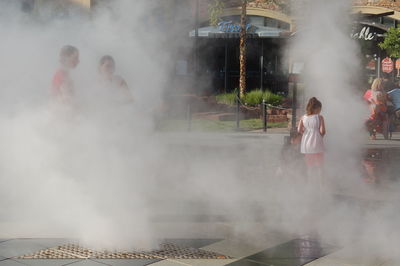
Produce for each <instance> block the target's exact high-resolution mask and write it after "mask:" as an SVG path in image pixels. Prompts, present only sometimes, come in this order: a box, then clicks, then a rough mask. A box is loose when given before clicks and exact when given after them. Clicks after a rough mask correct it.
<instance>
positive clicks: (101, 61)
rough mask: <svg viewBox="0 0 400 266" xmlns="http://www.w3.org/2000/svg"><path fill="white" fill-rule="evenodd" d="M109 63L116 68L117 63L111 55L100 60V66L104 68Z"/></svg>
mask: <svg viewBox="0 0 400 266" xmlns="http://www.w3.org/2000/svg"><path fill="white" fill-rule="evenodd" d="M107 61H110V62H111V63H112V64H113V66H114V67H115V61H114V58H113V57H112V56H111V55H105V56H103V57H102V58H100V62H99V65H100V66H102V65H103V64H104V63H105V62H107Z"/></svg>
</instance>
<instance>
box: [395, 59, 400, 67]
mask: <svg viewBox="0 0 400 266" xmlns="http://www.w3.org/2000/svg"><path fill="white" fill-rule="evenodd" d="M396 69H400V59H397V60H396Z"/></svg>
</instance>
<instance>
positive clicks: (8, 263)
mask: <svg viewBox="0 0 400 266" xmlns="http://www.w3.org/2000/svg"><path fill="white" fill-rule="evenodd" d="M23 265H27V264H22V263H19V262H17V261H14V260H11V259H7V260H3V261H0V266H23Z"/></svg>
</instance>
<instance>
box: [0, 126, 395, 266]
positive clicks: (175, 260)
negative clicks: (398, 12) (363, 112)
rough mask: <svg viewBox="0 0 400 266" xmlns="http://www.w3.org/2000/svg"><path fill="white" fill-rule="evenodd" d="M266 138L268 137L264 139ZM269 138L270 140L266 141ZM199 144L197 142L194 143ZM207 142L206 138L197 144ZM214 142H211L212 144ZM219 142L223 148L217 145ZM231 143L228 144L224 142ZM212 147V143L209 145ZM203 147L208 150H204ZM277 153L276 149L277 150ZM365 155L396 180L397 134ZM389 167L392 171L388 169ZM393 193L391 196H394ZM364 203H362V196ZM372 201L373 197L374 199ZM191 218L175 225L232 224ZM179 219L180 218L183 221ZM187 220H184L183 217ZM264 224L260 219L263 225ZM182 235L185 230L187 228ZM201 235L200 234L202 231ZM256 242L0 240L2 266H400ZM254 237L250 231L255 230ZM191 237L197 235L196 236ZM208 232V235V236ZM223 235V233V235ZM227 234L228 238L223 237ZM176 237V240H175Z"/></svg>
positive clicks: (293, 242)
mask: <svg viewBox="0 0 400 266" xmlns="http://www.w3.org/2000/svg"><path fill="white" fill-rule="evenodd" d="M283 135H284V133H274V137H273V138H272V139H273V141H274V143H276V142H277V141H279V140H280V139H282V140H283ZM230 138H232V139H235V140H237V142H238V144H237V145H239V147H240V145H241V144H242V143H244V142H245V141H246V142H247V141H249V139H250V140H251V141H258V140H260V139H264V138H265V136H264V135H263V134H262V133H260V134H255V133H246V134H240V135H235V134H232V135H230ZM267 138H268V137H267ZM269 138H271V137H269ZM198 141H199V140H198ZM200 141H205V143H209V142H210V141H209V140H204V139H203V140H200ZM223 141H225V140H224V138H221V139H218V140H217V141H216V142H215V143H213V145H214V144H215V145H225V144H223ZM211 142H212V141H211ZM221 143H222V144H221ZM226 145H229V143H226ZM211 146H212V145H211ZM206 148H207V147H206ZM275 148H276V150H279V149H278V146H277V147H275ZM365 154H366V158H367V159H368V160H371V161H373V162H375V163H376V167H377V169H379V168H380V167H381V168H382V169H386V170H385V171H380V173H381V177H380V178H381V180H380V181H381V183H382V184H385V183H387V182H386V181H393V180H397V179H398V178H400V176H398V174H397V173H398V172H399V170H400V164H398V163H397V162H399V161H400V134H399V133H396V134H394V136H393V139H392V140H383V139H378V140H375V141H367V143H366V145H365ZM388 166H390V167H388ZM394 193H395V192H394ZM337 200H348V199H346V197H345V195H343V194H342V195H338V196H337ZM360 200H361V201H362V202H365V199H362V198H360ZM372 200H374V201H375V202H376V200H375V199H372ZM191 217H192V218H193V219H186V220H185V219H182V221H181V224H178V225H177V226H178V227H182V225H183V227H185V226H186V228H191V230H189V231H192V232H196V231H197V228H200V227H202V230H204V228H206V230H207V229H208V228H211V226H210V225H212V226H214V227H218V226H220V227H218V228H217V230H220V231H223V227H224V226H229V223H230V222H231V221H229V220H226V219H225V218H224V216H223V215H222V216H220V217H219V216H217V215H216V216H201V215H200V216H199V215H197V216H191ZM181 218H182V217H181ZM186 218H187V217H186ZM176 219H179V220H180V218H179V217H178V218H177V216H176V215H172V216H171V217H170V218H168V217H167V216H165V215H164V216H160V217H159V218H156V219H155V221H153V222H157V223H165V224H166V228H167V227H168V226H170V225H168V223H171V224H176ZM261 222H262V221H261ZM173 231H175V230H173ZM185 231H186V232H187V231H188V230H185ZM200 231H201V230H200ZM259 232H260V233H259V234H260V237H259V238H258V239H259V241H258V242H252V241H244V240H243V239H242V238H239V237H237V236H236V235H231V236H230V237H221V236H219V235H215V237H214V238H213V237H209V238H204V237H198V238H196V237H192V238H168V239H163V240H160V247H159V248H158V249H156V250H150V251H144V252H143V251H142V252H138V251H130V252H108V253H107V252H100V251H96V250H91V249H89V248H85V247H84V246H80V245H79V243H78V242H77V241H76V240H73V239H67V238H4V239H0V266H22V265H32V266H51V265H54V266H61V265H72V266H80V265H88V266H92V265H93V266H101V265H109V266H128V265H132V266H143V265H155V266H178V265H193V266H197V265H205V266H219V265H232V266H262V265H264V266H265V265H269V266H301V265H308V266H361V265H362V266H378V265H379V266H394V265H400V264H396V262H394V261H391V260H389V259H385V258H379V257H378V258H377V257H373V256H371V257H368V256H367V257H360V256H358V255H355V254H356V252H355V251H357V247H358V244H357V243H353V244H351V245H349V246H345V247H341V246H337V245H335V244H333V243H326V242H323V241H320V240H318V239H317V238H313V237H310V236H308V235H304V236H299V235H292V234H288V233H282V232H265V228H264V227H262V226H261V229H259ZM253 233H254V232H253ZM194 235H195V233H194ZM211 235H212V233H210V234H209V236H211ZM221 235H224V234H221ZM225 235H226V234H225ZM177 237H180V236H177Z"/></svg>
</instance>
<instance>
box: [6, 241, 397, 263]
mask: <svg viewBox="0 0 400 266" xmlns="http://www.w3.org/2000/svg"><path fill="white" fill-rule="evenodd" d="M67 243H72V244H67ZM165 243H168V245H167V247H166V246H165V244H164V246H163V245H161V246H160V247H161V249H164V250H170V251H171V247H173V249H175V250H177V249H178V248H180V249H181V250H190V251H191V252H192V253H193V254H207V255H210V254H221V255H223V256H221V257H218V258H216V257H209V258H202V257H201V256H197V257H196V256H194V257H193V258H191V257H190V256H188V257H184V258H181V257H179V256H174V255H173V254H172V253H173V252H172V253H171V254H172V255H171V254H170V255H169V256H165V257H160V258H136V259H123V258H121V259H113V258H103V257H102V256H98V254H97V253H96V254H97V256H95V255H93V254H95V253H90V252H86V253H79V252H77V251H76V250H75V251H72V252H70V251H68V250H67V251H65V250H64V251H65V252H66V254H67V255H69V256H66V258H63V259H52V258H51V256H49V257H48V258H47V259H44V258H43V257H40V256H39V257H38V258H32V257H33V256H32V254H41V253H40V251H43V250H48V249H49V248H50V249H55V248H56V247H59V246H63V247H65V246H74V247H75V248H76V249H77V246H76V244H75V243H74V241H72V240H68V239H9V240H5V241H2V242H0V266H23V265H30V266H63V265H71V266H80V265H88V266H101V265H109V266H144V265H153V266H179V265H191V266H197V265H199V266H200V265H204V266H222V265H231V266H263V265H264V266H265V265H268V266H301V265H306V266H378V265H379V266H394V265H400V264H396V263H395V262H393V261H388V260H384V259H382V258H374V257H368V256H367V257H365V256H363V257H360V256H356V255H354V254H356V253H355V252H354V251H355V250H356V249H357V245H354V246H352V247H351V248H341V247H337V246H334V245H330V244H327V243H321V242H319V241H316V240H313V239H311V238H308V237H301V238H295V239H290V237H289V236H282V235H279V234H267V235H266V237H265V239H264V240H263V241H261V242H259V243H251V244H249V243H244V242H241V241H238V240H228V239H169V240H168V241H165ZM81 249H82V248H81ZM74 252H75V253H76V254H80V257H75V258H74V256H73V254H75V253H74ZM196 252H197V253H196ZM71 254H72V255H71ZM82 254H83V255H82ZM85 254H86V255H85ZM84 256H86V257H84Z"/></svg>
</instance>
